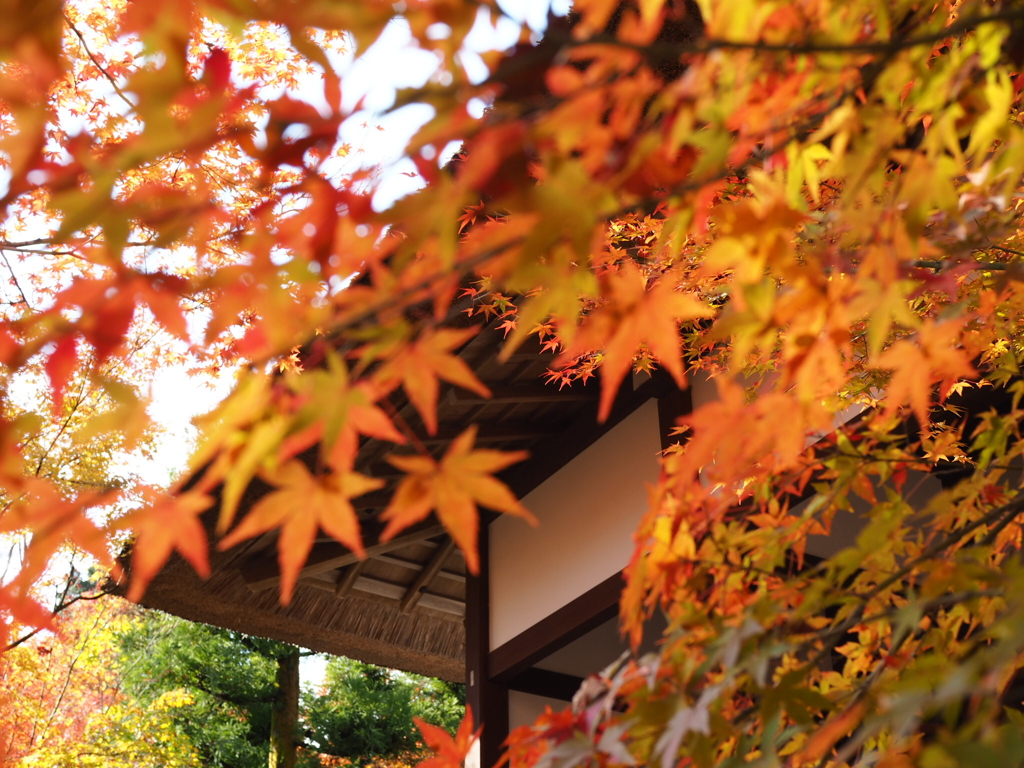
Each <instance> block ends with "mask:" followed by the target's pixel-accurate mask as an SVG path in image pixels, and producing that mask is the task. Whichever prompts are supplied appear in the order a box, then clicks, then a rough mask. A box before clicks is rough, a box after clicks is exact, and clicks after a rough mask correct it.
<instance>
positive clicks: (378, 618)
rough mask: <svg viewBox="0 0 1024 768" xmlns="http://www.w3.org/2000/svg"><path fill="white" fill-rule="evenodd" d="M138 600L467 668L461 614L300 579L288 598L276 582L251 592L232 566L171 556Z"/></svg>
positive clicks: (323, 647) (248, 626) (211, 620)
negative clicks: (211, 567)
mask: <svg viewBox="0 0 1024 768" xmlns="http://www.w3.org/2000/svg"><path fill="white" fill-rule="evenodd" d="M142 602H143V604H144V605H146V606H148V607H152V608H159V609H160V610H162V611H166V612H168V613H173V614H175V615H177V616H181V617H183V618H186V619H191V620H193V621H201V622H205V623H207V624H214V625H216V626H220V627H225V628H228V629H234V630H237V631H239V632H246V633H248V634H253V635H259V636H261V637H269V638H272V639H275V640H282V641H285V642H289V643H294V644H296V645H300V646H302V647H305V648H309V649H310V650H314V651H321V652H325V653H332V654H338V655H342V656H349V657H351V658H355V659H359V660H361V661H366V662H370V663H372V664H379V665H381V666H385V667H393V668H396V669H403V670H406V671H409V672H416V673H418V674H423V675H430V676H432V677H440V678H443V679H445V680H452V681H455V682H460V681H462V679H463V676H464V674H465V672H464V658H465V630H464V628H463V624H462V622H461V621H453V620H451V619H447V618H442V617H440V616H435V615H430V614H429V613H427V612H425V611H422V610H417V611H415V612H410V613H404V614H403V613H402V612H401V611H400V610H399V609H398V607H397V606H392V605H388V604H386V603H384V602H378V601H375V600H371V599H363V597H361V596H354V595H349V596H348V597H343V598H338V597H336V596H335V595H333V594H331V593H329V592H325V591H321V590H318V589H315V588H313V587H310V586H307V585H303V584H300V585H299V586H298V587H296V589H295V595H294V597H293V599H292V602H291V604H290V605H288V606H282V605H281V604H280V602H279V598H278V593H277V590H274V589H271V590H264V591H262V592H253V591H251V590H250V589H249V587H248V586H246V584H245V582H244V581H243V580H242V578H241V576H240V575H239V573H238V571H237V570H234V569H226V570H219V571H215V572H214V575H213V576H212V577H211V578H210V579H209V580H208V581H205V582H204V581H203V580H202V579H200V578H199V577H198V576H196V574H195V572H194V571H193V570H192V569H191V568H190V567H189V566H188V565H187V564H186V563H184V562H183V561H182V560H180V559H178V558H175V559H174V560H173V561H172V562H171V563H170V564H168V566H167V567H166V568H165V569H164V570H163V571H162V572H161V574H160V577H159V578H157V579H156V580H154V582H153V584H152V585H151V586H150V588H149V590H148V591H147V592H146V596H145V598H144V599H143V601H142Z"/></svg>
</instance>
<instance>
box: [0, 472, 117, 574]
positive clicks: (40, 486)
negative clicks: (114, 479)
mask: <svg viewBox="0 0 1024 768" xmlns="http://www.w3.org/2000/svg"><path fill="white" fill-rule="evenodd" d="M18 490H19V491H20V496H19V498H18V499H17V500H16V501H15V502H14V503H13V504H12V505H11V506H10V508H9V509H7V510H5V511H4V514H3V515H2V516H0V533H9V532H16V531H31V532H32V538H31V541H30V542H29V544H28V547H27V548H26V550H25V554H24V557H23V559H22V563H21V570H20V571H19V573H18V576H17V579H16V582H15V583H16V584H17V586H19V587H20V588H22V589H27V588H28V587H30V586H31V585H32V583H33V582H34V581H35V579H37V578H38V577H40V576H41V575H42V574H43V572H44V571H45V570H46V568H47V566H48V565H49V564H50V561H51V559H52V558H53V556H54V555H55V554H57V552H58V551H59V550H60V548H61V547H62V546H63V545H64V544H65V542H67V543H70V544H72V545H73V546H75V547H78V548H79V549H81V550H82V551H83V552H87V553H88V554H89V555H91V556H92V557H94V558H96V560H97V561H98V562H100V563H109V562H110V551H109V550H108V548H107V544H106V536H105V535H104V533H103V531H102V530H101V529H100V528H99V527H98V526H97V525H96V524H95V523H94V522H93V521H92V520H90V519H89V517H88V516H87V515H86V513H85V510H86V509H88V508H89V506H91V505H93V504H95V505H97V506H99V505H101V504H102V503H104V502H109V501H111V500H112V499H111V497H110V496H103V495H99V494H84V495H83V496H82V497H81V498H80V499H77V500H75V501H70V500H68V499H65V498H63V497H62V496H61V494H60V492H59V491H58V489H57V488H56V486H55V485H54V484H53V483H51V482H49V481H48V480H44V479H42V478H38V477H32V478H26V479H24V480H23V481H21V483H20V488H19V489H18Z"/></svg>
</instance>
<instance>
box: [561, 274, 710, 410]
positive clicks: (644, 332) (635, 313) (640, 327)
mask: <svg viewBox="0 0 1024 768" xmlns="http://www.w3.org/2000/svg"><path fill="white" fill-rule="evenodd" d="M604 282H605V286H604V294H605V295H606V296H607V301H606V302H605V303H604V304H603V305H602V306H600V307H598V309H597V310H595V311H594V312H593V313H592V314H591V315H589V316H588V317H587V318H586V319H585V320H584V321H583V324H582V325H581V327H580V329H579V331H578V333H577V334H576V336H575V337H574V338H573V340H572V342H571V343H569V344H568V345H567V346H566V348H565V350H564V351H563V352H562V355H561V357H559V359H558V363H559V364H560V365H565V364H566V363H568V362H571V361H572V360H574V359H575V358H577V357H579V356H580V355H583V354H586V353H588V352H594V351H597V350H602V349H603V351H604V358H603V361H602V364H601V404H600V409H599V414H598V419H599V420H600V421H604V420H605V419H606V418H608V413H609V411H610V410H611V407H612V402H613V401H614V399H615V395H616V393H617V392H618V390H619V385H620V384H621V383H622V380H623V379H624V378H625V376H626V374H627V373H628V372H629V369H630V366H631V364H632V362H633V356H634V355H635V354H636V351H637V349H639V348H640V345H641V344H644V343H646V345H647V348H648V349H649V350H650V352H651V355H652V357H654V358H656V359H657V360H658V361H660V362H661V364H662V365H663V366H664V367H665V369H666V370H667V371H668V372H669V373H671V374H672V378H674V379H675V380H676V383H677V384H678V385H679V386H680V387H684V386H686V376H685V374H684V372H683V362H682V356H681V353H680V340H679V323H681V322H684V321H687V320H696V319H698V318H702V317H712V316H713V315H714V310H713V309H712V308H711V307H709V306H707V305H706V304H704V303H702V302H700V301H698V300H697V299H695V298H693V297H692V296H688V295H687V294H685V293H681V292H679V291H677V290H676V285H675V281H674V279H673V275H672V273H667V274H664V275H662V276H661V277H660V278H659V279H658V281H657V282H655V283H654V286H653V287H650V288H649V287H648V281H647V279H645V278H644V276H643V275H642V274H641V272H640V269H639V268H638V267H637V266H636V265H635V264H633V263H632V262H627V263H625V264H624V265H623V266H622V268H621V269H620V270H619V271H618V272H617V273H611V274H610V275H608V276H607V277H606V278H605V279H604Z"/></svg>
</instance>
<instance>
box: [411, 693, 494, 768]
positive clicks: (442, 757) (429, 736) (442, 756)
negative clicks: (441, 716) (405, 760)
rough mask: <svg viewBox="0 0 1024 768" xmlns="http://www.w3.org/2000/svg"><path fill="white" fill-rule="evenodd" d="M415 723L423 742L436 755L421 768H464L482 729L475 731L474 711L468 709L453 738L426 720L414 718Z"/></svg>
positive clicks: (421, 764)
mask: <svg viewBox="0 0 1024 768" xmlns="http://www.w3.org/2000/svg"><path fill="white" fill-rule="evenodd" d="M413 722H414V723H416V727H417V728H419V729H420V733H421V734H422V735H423V742H424V743H425V744H426V745H427V748H428V749H429V750H430V751H431V752H433V753H434V756H433V757H428V758H427V759H426V760H424V761H423V762H421V763H420V764H419V765H420V768H463V766H464V765H465V763H466V757H467V755H469V751H470V749H472V747H473V743H474V742H475V741H476V740H477V739H478V738H480V731H481V730H482V728H480V729H477V730H476V731H475V732H474V731H473V710H472V708H471V707H466V714H465V716H464V717H463V718H462V722H461V723H459V729H458V730H457V731H456V732H455V737H454V738H453V737H452V735H451V734H450V733H448V731H446V730H445V729H444V728H439V727H438V726H436V725H431V724H430V723H428V722H426V721H425V720H421V719H420V718H418V717H413Z"/></svg>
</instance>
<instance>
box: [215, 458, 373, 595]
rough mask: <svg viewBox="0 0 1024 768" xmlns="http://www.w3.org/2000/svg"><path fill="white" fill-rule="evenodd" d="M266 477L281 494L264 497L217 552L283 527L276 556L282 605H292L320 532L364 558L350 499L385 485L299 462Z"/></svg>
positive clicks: (368, 478)
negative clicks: (317, 471)
mask: <svg viewBox="0 0 1024 768" xmlns="http://www.w3.org/2000/svg"><path fill="white" fill-rule="evenodd" d="M261 476H262V477H263V479H264V480H266V481H267V482H269V483H272V484H273V485H276V486H277V488H278V489H277V490H276V491H274V492H272V493H269V494H267V495H266V496H264V497H263V498H262V499H261V500H260V501H259V503H257V504H256V505H255V506H254V507H253V508H252V511H250V512H249V514H248V515H247V516H246V517H245V519H244V520H242V522H241V523H240V524H239V525H238V527H237V528H235V529H234V530H233V531H231V533H229V534H228V535H227V536H225V537H224V538H223V539H221V541H220V544H218V549H220V550H222V551H223V550H225V549H229V548H230V547H233V546H234V545H235V544H237V543H238V542H240V541H244V540H245V539H250V538H252V537H253V536H258V535H259V534H261V533H264V532H266V531H269V530H271V529H273V528H280V529H281V536H280V538H279V539H278V542H277V555H278V563H279V564H280V566H281V602H282V604H284V605H287V604H288V603H289V602H291V599H292V591H293V590H294V589H295V582H296V581H297V580H298V578H299V571H300V570H301V569H302V565H303V563H305V562H306V556H307V555H308V554H309V550H310V549H312V547H313V540H314V539H315V538H316V533H317V530H318V529H319V528H322V529H323V530H324V531H325V532H326V533H327V534H328V535H330V536H332V537H333V538H334V539H336V540H337V541H338V542H340V543H341V544H344V545H345V546H346V547H348V548H349V549H351V550H352V551H353V552H355V553H356V554H357V555H359V557H363V556H364V555H365V550H364V549H363V541H362V538H361V536H360V534H359V521H358V519H357V518H356V512H355V510H354V509H353V508H352V503H351V502H350V501H349V499H351V498H353V497H355V496H361V495H362V494H364V493H367V492H368V491H373V490H376V489H377V488H380V487H381V485H383V481H381V480H376V479H374V478H371V477H366V476H365V475H361V474H359V473H358V472H339V473H332V474H327V475H321V476H314V475H312V474H310V472H309V470H308V469H307V468H306V465H305V464H303V463H302V462H301V461H299V460H298V459H293V460H292V461H289V462H287V463H285V464H283V465H281V467H279V468H278V469H277V470H276V471H275V472H273V473H269V472H264V473H262V475H261Z"/></svg>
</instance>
